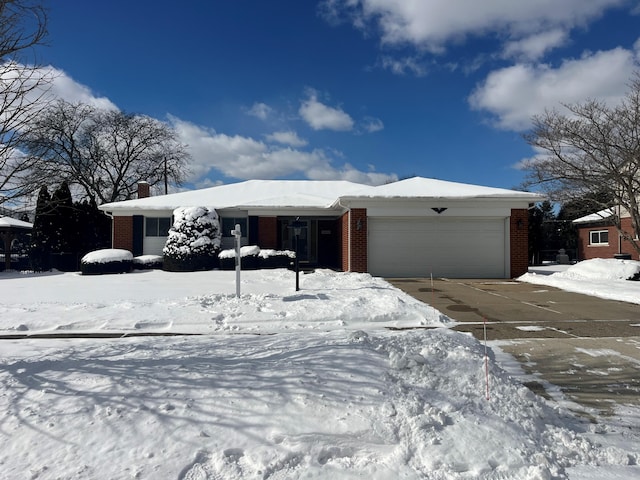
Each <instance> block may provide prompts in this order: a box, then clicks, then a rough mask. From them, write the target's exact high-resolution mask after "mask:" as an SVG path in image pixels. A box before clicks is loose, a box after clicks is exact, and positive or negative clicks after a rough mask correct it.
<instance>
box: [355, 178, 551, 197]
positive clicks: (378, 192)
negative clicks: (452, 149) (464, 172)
mask: <svg viewBox="0 0 640 480" xmlns="http://www.w3.org/2000/svg"><path fill="white" fill-rule="evenodd" d="M348 197H350V198H451V199H452V198H518V199H530V200H531V201H540V200H542V199H543V197H542V196H540V195H538V194H535V193H531V192H521V191H517V190H507V189H504V188H495V187H483V186H481V185H472V184H468V183H458V182H448V181H445V180H437V179H434V178H423V177H412V178H407V179H405V180H400V181H398V182H393V183H388V184H385V185H380V186H378V187H373V188H369V189H367V190H363V191H362V192H356V194H355V195H348Z"/></svg>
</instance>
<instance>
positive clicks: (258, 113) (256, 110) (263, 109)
mask: <svg viewBox="0 0 640 480" xmlns="http://www.w3.org/2000/svg"><path fill="white" fill-rule="evenodd" d="M272 111H273V109H272V108H271V107H270V106H269V105H267V104H266V103H261V102H256V103H254V104H253V105H252V106H251V108H250V109H249V110H248V111H247V113H248V114H249V115H251V116H253V117H257V118H259V119H260V120H266V119H267V118H268V117H269V115H270V114H271V112H272Z"/></svg>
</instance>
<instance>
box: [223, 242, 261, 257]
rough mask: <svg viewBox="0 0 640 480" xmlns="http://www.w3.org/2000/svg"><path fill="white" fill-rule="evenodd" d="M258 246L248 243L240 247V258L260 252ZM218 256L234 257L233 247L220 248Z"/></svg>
mask: <svg viewBox="0 0 640 480" xmlns="http://www.w3.org/2000/svg"><path fill="white" fill-rule="evenodd" d="M260 251H261V250H260V247H258V246H257V245H249V246H246V247H240V258H243V257H250V256H256V255H258V254H259V253H260ZM218 258H236V250H235V248H230V249H228V250H222V251H221V252H220V253H219V254H218Z"/></svg>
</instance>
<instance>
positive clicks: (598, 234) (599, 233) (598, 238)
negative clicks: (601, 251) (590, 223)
mask: <svg viewBox="0 0 640 480" xmlns="http://www.w3.org/2000/svg"><path fill="white" fill-rule="evenodd" d="M589 245H609V231H608V230H592V231H591V232H589Z"/></svg>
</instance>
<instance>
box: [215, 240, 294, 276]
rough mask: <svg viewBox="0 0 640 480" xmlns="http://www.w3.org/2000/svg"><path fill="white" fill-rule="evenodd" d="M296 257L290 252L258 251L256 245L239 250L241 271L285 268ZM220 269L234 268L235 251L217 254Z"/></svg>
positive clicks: (224, 251)
mask: <svg viewBox="0 0 640 480" xmlns="http://www.w3.org/2000/svg"><path fill="white" fill-rule="evenodd" d="M295 257H296V254H295V252H292V251H290V250H272V249H264V250H262V249H260V247H258V246H256V245H251V246H246V247H241V248H240V261H241V268H242V269H243V270H254V269H257V268H287V267H289V266H290V265H291V262H293V259H294V258H295ZM218 258H219V259H220V268H221V269H222V270H233V269H235V268H236V251H235V249H229V250H223V251H221V252H220V253H219V254H218Z"/></svg>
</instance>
